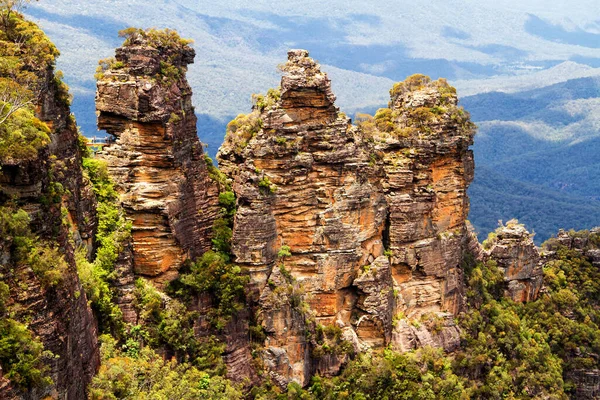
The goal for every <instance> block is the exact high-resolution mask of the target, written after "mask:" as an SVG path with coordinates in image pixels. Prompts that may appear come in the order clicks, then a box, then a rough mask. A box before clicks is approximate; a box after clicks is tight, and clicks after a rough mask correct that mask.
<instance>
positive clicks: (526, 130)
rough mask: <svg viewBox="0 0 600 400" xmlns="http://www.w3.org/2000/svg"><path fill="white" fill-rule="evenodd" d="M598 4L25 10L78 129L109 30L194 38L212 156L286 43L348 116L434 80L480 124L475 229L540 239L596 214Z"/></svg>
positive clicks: (43, 6) (587, 222) (310, 2)
mask: <svg viewBox="0 0 600 400" xmlns="http://www.w3.org/2000/svg"><path fill="white" fill-rule="evenodd" d="M596 8H597V0H578V1H577V2H576V3H573V2H565V1H562V0H528V1H527V2H523V1H521V0H506V1H502V2H499V1H492V0H445V1H441V0H434V1H431V2H428V3H427V4H415V3H414V2H400V1H387V2H377V3H374V2H372V1H367V0H358V1H352V2H347V1H341V0H332V1H328V2H322V1H316V0H305V1H302V2H292V1H281V0H252V1H250V0H236V1H231V0H224V1H220V2H207V1H203V2H198V1H193V0H156V1H153V2H150V3H149V2H147V1H144V0H120V1H114V0H96V1H93V2H91V1H89V2H88V1H85V2H82V1H76V0H41V1H40V2H36V3H33V4H31V5H30V6H29V7H28V8H27V9H26V13H27V14H28V15H29V17H31V18H32V19H33V20H35V21H37V22H38V23H39V24H40V25H41V26H42V27H43V28H44V30H45V31H46V32H47V33H48V35H49V36H50V37H51V39H52V40H53V41H54V42H55V43H56V44H57V46H58V47H59V48H60V50H61V52H62V56H61V58H60V61H59V67H60V68H62V69H63V70H64V71H65V79H66V81H67V82H68V83H69V85H70V86H71V89H72V91H73V93H74V95H75V101H74V105H73V108H72V109H73V111H74V113H75V114H76V116H77V120H78V123H79V124H80V125H81V127H82V129H83V131H84V133H85V134H87V135H88V136H93V135H95V134H96V130H95V129H96V128H95V114H94V89H95V88H94V85H95V83H94V78H93V74H94V71H95V69H96V65H97V61H98V60H99V59H101V58H106V57H110V56H112V55H113V54H114V48H115V47H117V46H118V45H120V43H121V38H119V37H118V36H117V32H118V30H120V29H123V28H126V27H129V26H137V27H157V28H164V27H168V28H173V29H177V30H178V31H179V32H180V33H181V35H182V36H184V37H189V38H192V39H193V40H194V47H195V49H196V52H197V56H196V62H195V64H194V65H192V66H191V68H190V71H189V79H190V81H191V84H192V87H193V89H194V102H195V105H196V112H197V114H198V118H199V122H198V127H199V135H200V138H201V140H202V141H203V142H205V143H207V144H208V152H209V154H211V155H214V154H215V152H216V150H217V149H218V147H219V145H220V143H221V142H222V139H223V136H224V131H225V126H226V124H227V122H228V121H229V120H230V119H231V118H233V117H234V116H235V115H237V114H238V113H242V112H244V113H245V112H248V111H249V108H250V96H251V94H252V93H259V92H265V91H266V90H267V89H268V88H270V87H274V86H277V84H278V81H279V74H278V72H277V69H276V65H277V64H279V63H281V62H283V61H284V60H285V57H286V51H287V50H288V49H289V48H306V49H308V50H309V51H310V53H311V56H313V57H314V58H315V59H317V60H319V61H320V62H321V63H322V64H323V69H324V70H325V71H327V72H328V73H329V75H330V76H331V78H332V81H333V89H334V91H335V93H336V95H337V96H338V104H339V105H340V107H341V108H342V110H344V111H345V112H346V113H347V114H349V115H352V114H354V113H355V112H356V111H368V112H374V111H375V110H376V109H377V108H378V107H380V106H383V105H385V104H386V103H387V99H388V90H389V88H390V87H391V86H392V84H393V83H394V82H395V81H399V80H403V79H405V78H406V77H407V76H408V75H411V74H414V73H424V74H428V75H430V76H432V77H433V78H437V77H446V78H448V79H449V80H450V81H451V83H452V84H454V85H455V86H456V87H457V88H458V91H459V95H460V96H461V97H462V102H463V105H464V106H465V108H467V109H468V110H470V111H471V113H472V115H473V118H474V120H475V121H477V123H478V125H479V126H480V132H479V134H478V137H477V138H476V142H475V156H476V162H477V166H478V170H477V176H476V180H475V183H474V184H473V188H472V189H471V192H470V193H471V198H472V203H473V211H472V213H471V220H472V222H474V224H475V225H476V227H477V228H478V229H479V230H480V231H481V233H482V234H486V232H487V231H488V230H489V229H491V228H493V227H494V226H495V224H496V220H497V219H499V218H502V219H509V218H511V217H515V216H516V217H519V218H521V219H522V220H523V221H524V222H526V223H528V224H530V225H531V226H530V227H531V228H534V229H535V230H536V231H537V232H538V233H539V234H538V239H539V238H545V237H547V236H548V235H550V233H551V232H554V231H556V230H557V228H558V227H560V226H564V227H571V226H573V227H585V226H591V225H599V224H600V219H599V218H598V213H597V212H596V211H593V210H596V207H598V205H597V204H596V202H598V197H599V196H600V179H598V178H597V177H598V176H599V175H598V169H599V166H598V163H596V157H595V154H598V152H597V150H598V147H599V142H598V140H599V136H600V135H599V134H598V126H600V121H599V118H600V116H599V112H598V110H599V109H600V95H598V88H599V83H598V77H600V20H599V19H598V15H593V13H590V12H589V10H592V9H596ZM492 182H494V184H492ZM500 188H502V190H500ZM541 200H544V201H545V200H547V201H546V203H544V204H545V206H544V207H540V206H538V205H539V204H540V203H539V202H540V201H541ZM484 210H485V211H486V212H485V213H484V212H483V211H484ZM580 222H581V225H579V223H580Z"/></svg>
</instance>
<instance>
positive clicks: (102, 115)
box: [96, 33, 219, 286]
mask: <svg viewBox="0 0 600 400" xmlns="http://www.w3.org/2000/svg"><path fill="white" fill-rule="evenodd" d="M194 56H195V53H194V50H193V49H192V48H191V47H189V46H187V44H186V43H185V42H183V41H181V39H176V40H172V41H171V42H170V43H169V42H163V43H160V42H159V41H153V39H152V38H150V37H149V36H148V35H145V34H144V33H134V34H133V35H132V36H131V37H129V38H128V39H127V41H126V44H125V45H124V46H123V47H121V48H119V49H117V51H116V61H115V62H114V64H113V65H111V66H110V68H109V69H108V70H107V71H105V72H104V74H103V77H102V78H101V79H99V80H98V84H97V85H98V90H97V94H96V108H97V111H98V112H99V115H98V127H99V128H100V129H104V130H106V131H107V132H108V133H110V134H111V135H112V137H113V139H114V142H113V143H111V144H110V145H109V146H106V147H105V148H104V151H103V152H102V153H100V155H99V157H100V158H102V159H104V160H106V161H107V163H108V166H109V173H110V174H111V176H112V177H113V179H114V180H115V182H116V184H117V190H118V191H119V193H120V195H121V201H122V204H123V207H124V208H125V210H126V212H127V217H128V218H129V219H131V220H132V221H133V229H132V235H133V266H134V271H135V273H137V274H139V275H143V276H146V277H148V278H150V279H152V280H153V281H154V282H155V283H157V284H159V286H160V285H161V284H163V283H165V282H167V281H169V280H171V279H173V278H175V277H176V275H177V271H178V269H179V267H180V266H181V264H182V262H183V261H184V260H185V259H186V258H188V257H192V258H193V257H197V256H199V255H201V254H202V253H203V252H205V251H206V250H208V249H210V247H211V234H212V225H213V221H214V220H215V218H216V216H217V213H218V210H219V208H218V187H217V185H216V184H215V183H214V182H213V181H212V180H211V179H210V177H209V174H208V168H207V164H206V162H205V159H204V154H203V150H202V145H201V143H200V141H199V140H198V137H197V135H196V116H195V114H194V108H193V106H192V102H191V96H192V91H191V88H190V87H189V84H188V83H187V80H186V79H185V72H186V70H187V65H188V64H189V63H191V62H193V59H194Z"/></svg>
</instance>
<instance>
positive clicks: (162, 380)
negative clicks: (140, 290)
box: [89, 336, 243, 400]
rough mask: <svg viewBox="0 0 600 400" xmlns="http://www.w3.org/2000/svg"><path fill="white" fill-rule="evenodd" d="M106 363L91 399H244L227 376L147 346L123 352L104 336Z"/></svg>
mask: <svg viewBox="0 0 600 400" xmlns="http://www.w3.org/2000/svg"><path fill="white" fill-rule="evenodd" d="M101 339H102V346H101V355H102V364H101V366H100V370H99V372H98V374H97V375H96V376H95V377H94V379H93V381H92V384H91V385H90V387H89V391H90V398H91V399H95V400H113V399H148V400H150V399H181V400H192V399H207V400H221V399H231V400H236V399H239V400H241V399H242V398H243V397H242V393H241V391H240V389H239V388H237V387H235V386H233V385H232V384H231V383H230V382H229V381H228V380H227V379H225V378H223V377H220V376H211V375H210V374H208V373H207V372H204V371H201V370H199V369H198V368H196V367H194V366H192V365H191V364H189V363H178V362H177V361H176V360H174V359H172V360H168V359H164V358H163V357H161V356H160V355H158V354H157V353H155V352H154V351H153V350H152V349H150V348H148V347H145V348H143V349H141V351H139V353H138V354H137V355H136V356H131V355H128V354H126V353H123V352H122V351H120V350H119V349H118V346H117V343H116V342H115V341H114V339H112V338H111V337H108V336H103V337H102V338H101Z"/></svg>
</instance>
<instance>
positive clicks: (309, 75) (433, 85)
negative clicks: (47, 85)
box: [217, 50, 473, 383]
mask: <svg viewBox="0 0 600 400" xmlns="http://www.w3.org/2000/svg"><path fill="white" fill-rule="evenodd" d="M283 70H284V72H285V75H284V76H283V78H282V80H281V88H280V91H274V90H271V91H269V93H268V94H267V96H258V97H256V98H255V106H254V110H253V112H252V113H251V114H249V115H247V116H243V115H241V116H239V117H238V118H237V119H236V120H234V121H232V122H231V123H230V125H229V127H228V135H227V137H226V139H225V143H224V145H223V146H222V147H221V149H220V150H219V154H218V156H217V157H218V160H219V165H220V167H221V169H222V171H224V172H225V173H226V174H227V175H229V176H230V177H231V178H232V179H233V180H234V185H233V188H234V191H235V193H236V196H237V205H238V211H237V214H236V217H235V224H234V231H233V241H232V249H233V253H234V256H235V261H236V262H237V263H239V264H241V265H243V266H245V267H247V268H248V270H249V271H250V276H251V279H252V288H253V292H254V296H253V298H254V300H255V301H256V302H257V303H258V305H259V309H260V311H259V315H260V316H261V318H262V322H263V326H264V327H265V328H266V329H265V330H266V332H267V334H268V339H267V342H266V349H265V352H264V354H266V359H267V360H269V362H267V363H266V365H267V367H269V369H270V370H271V372H272V373H273V374H274V375H275V376H276V378H277V379H276V380H279V381H282V382H283V383H285V382H287V381H289V380H290V379H293V380H296V381H298V382H300V383H305V382H306V381H307V379H308V377H309V376H310V373H311V372H314V370H315V369H316V368H318V366H317V365H318V362H316V361H315V360H314V359H311V356H310V354H309V353H310V351H311V348H312V347H314V344H311V343H310V341H309V340H307V338H306V337H305V333H304V331H306V329H305V326H303V324H299V323H298V321H299V320H302V318H300V319H299V318H298V317H297V316H294V315H293V312H291V311H286V312H283V311H282V310H283V308H282V307H274V306H273V304H272V303H273V302H272V296H269V295H267V294H268V293H270V292H273V291H276V290H277V287H278V286H279V284H278V281H280V278H279V277H278V276H279V275H280V274H281V272H280V269H281V268H280V265H281V264H282V263H284V269H285V270H289V273H290V274H291V276H292V277H293V279H294V281H295V282H297V283H298V285H299V287H300V288H301V289H302V292H303V293H304V295H303V299H304V301H305V303H306V304H307V306H308V308H309V309H310V310H311V311H310V313H309V314H312V315H313V316H314V319H315V320H316V322H317V323H319V324H324V325H335V326H338V327H339V328H340V329H343V330H344V332H345V336H347V337H348V338H349V340H351V341H353V340H354V339H353V337H355V338H356V340H355V343H356V347H357V348H363V349H364V348H369V347H381V346H385V345H388V344H390V343H391V342H392V341H393V340H394V338H396V340H400V341H402V340H404V341H407V340H408V339H402V337H403V336H402V333H396V334H395V335H394V334H393V331H394V326H395V325H397V324H398V323H399V322H398V321H399V320H402V319H419V318H420V317H421V316H422V315H425V314H431V313H440V315H452V314H453V313H456V312H458V311H459V310H460V308H461V306H462V294H461V287H462V284H461V283H462V275H461V271H460V268H459V265H460V262H461V259H462V252H463V248H464V246H465V245H466V234H467V229H466V226H465V217H466V214H467V212H468V198H467V196H466V188H467V186H468V184H469V183H470V182H471V180H472V174H473V158H472V153H471V151H470V150H468V147H469V145H470V144H472V139H473V126H472V124H471V123H470V122H469V120H468V116H467V115H465V114H464V113H463V112H462V111H461V110H460V109H459V108H458V107H457V106H456V104H457V99H456V95H455V93H454V90H453V88H451V87H450V86H448V85H447V83H445V81H435V82H431V81H430V80H429V79H428V78H425V77H417V78H415V79H413V81H407V82H405V83H402V84H399V85H396V86H395V87H394V89H393V90H392V100H391V102H390V107H391V108H390V109H384V110H380V111H378V114H377V115H376V116H375V118H374V119H373V117H370V118H368V119H367V120H365V121H364V123H363V124H361V125H360V127H357V126H354V125H352V124H351V122H350V119H349V118H347V117H346V116H345V115H344V114H343V113H341V112H340V111H339V110H338V108H337V107H336V106H335V103H334V102H335V96H334V94H333V93H332V91H331V83H330V81H329V79H328V77H327V75H326V74H325V73H323V72H321V70H320V67H319V65H318V64H316V63H315V62H314V61H313V60H312V59H311V58H310V57H309V56H308V52H306V51H304V50H293V51H290V52H289V54H288V62H287V64H286V65H285V66H284V67H283ZM288 253H289V254H288ZM273 285H274V287H275V288H271V287H270V286H273ZM442 318H443V317H442ZM310 319H311V318H310V317H309V318H304V320H310ZM453 329H455V328H453ZM284 336H285V343H287V344H285V345H284V340H283V338H284ZM290 343H293V346H292V347H293V348H290V345H289V344H290ZM271 360H277V361H276V362H271ZM333 364H335V362H333ZM333 364H332V365H333ZM329 370H331V369H330V368H329Z"/></svg>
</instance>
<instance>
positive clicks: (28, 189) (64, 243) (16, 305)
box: [0, 16, 99, 399]
mask: <svg viewBox="0 0 600 400" xmlns="http://www.w3.org/2000/svg"><path fill="white" fill-rule="evenodd" d="M17 18H21V17H20V16H19V17H17ZM27 23H28V22H27ZM28 24H30V27H31V30H30V31H28V33H27V34H26V35H23V37H22V40H23V43H21V46H22V52H23V54H25V53H26V52H27V51H32V50H31V49H28V47H27V46H28V45H29V43H28V42H27V40H30V39H29V37H28V36H27V35H34V36H35V35H37V39H38V40H41V41H43V40H46V41H47V39H46V38H45V37H43V33H41V31H39V32H37V33H36V30H37V27H36V26H35V25H33V24H31V23H28ZM41 37H43V38H41ZM5 44H6V43H3V45H5ZM48 46H49V47H47V48H45V49H44V51H49V52H50V51H51V48H53V47H52V45H51V43H50V42H49V41H48ZM49 48H50V50H49ZM36 51H39V49H38V48H36ZM45 60H46V62H47V63H48V64H47V65H46V64H44V65H38V64H36V65H35V67H37V68H39V69H32V68H31V67H26V69H27V73H29V74H30V80H29V82H28V84H30V85H31V87H36V94H38V96H37V97H36V98H35V100H34V103H35V116H36V117H37V118H38V119H39V120H40V121H42V122H43V123H45V125H47V126H48V128H50V134H49V139H50V141H49V143H48V144H47V145H45V146H43V147H42V148H40V149H38V151H37V156H36V157H35V159H32V160H23V161H19V162H8V163H7V164H4V165H0V206H1V207H6V209H8V210H11V211H12V212H16V210H17V209H20V210H24V211H26V212H27V214H28V215H29V219H30V223H29V224H28V225H29V226H28V228H27V230H28V231H31V232H30V234H31V235H32V237H34V238H35V240H34V242H33V246H36V247H34V248H36V249H39V248H41V247H40V246H44V248H45V249H56V253H54V254H55V255H56V256H55V258H53V259H51V260H49V261H50V265H48V266H47V267H48V269H49V270H50V271H52V270H54V269H58V268H59V267H60V266H63V267H64V269H61V275H60V279H58V281H57V282H56V283H54V284H48V283H46V282H44V281H43V279H42V278H41V276H40V274H39V273H38V272H36V271H34V270H33V269H32V267H31V264H30V262H23V258H22V257H23V255H22V254H21V255H19V254H17V253H18V252H17V251H16V250H15V249H16V245H15V243H14V239H15V238H14V237H11V236H10V235H8V236H3V237H0V279H1V281H2V282H3V283H5V284H7V285H8V288H9V296H8V300H7V307H8V309H9V311H10V318H12V319H14V320H16V321H19V322H21V323H24V322H26V326H27V329H28V330H29V331H30V332H31V333H32V334H33V336H34V337H35V338H36V339H39V341H40V342H41V343H42V344H43V345H44V350H48V351H50V352H51V353H52V354H54V357H52V358H45V362H46V363H47V364H48V365H49V377H50V378H51V379H52V381H53V384H51V385H50V386H43V387H30V388H23V387H21V388H19V387H16V386H14V385H13V384H12V383H11V382H10V381H8V380H7V379H6V377H2V375H3V374H2V370H1V368H0V398H3V399H13V398H14V399H17V398H18V399H40V398H61V399H82V398H85V397H86V386H87V384H88V383H89V382H90V381H91V379H92V377H93V375H94V374H95V372H96V370H97V368H98V365H99V354H98V343H97V328H96V322H95V320H94V317H93V315H92V311H91V310H90V308H89V307H88V304H87V299H86V296H85V293H84V291H83V288H82V286H81V283H80V281H79V278H78V276H77V269H76V265H75V259H74V251H75V249H76V248H77V247H79V246H85V247H86V248H87V250H88V253H89V254H91V252H92V250H93V243H92V241H93V234H94V231H95V228H96V216H95V215H96V214H95V208H96V201H95V196H94V194H93V192H92V190H91V186H90V185H89V182H88V181H87V179H85V178H84V176H83V173H82V169H81V157H82V155H81V152H80V148H79V145H78V131H77V125H76V122H75V120H74V118H73V117H72V115H71V112H70V109H69V100H68V92H67V89H66V87H65V86H63V85H64V84H62V82H61V80H60V77H58V76H57V75H55V71H54V65H53V61H49V60H53V57H48V58H46V59H45ZM24 68H25V67H24ZM4 216H6V215H4ZM4 216H3V217H4ZM2 222H6V221H2ZM0 316H1V315H0Z"/></svg>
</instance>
